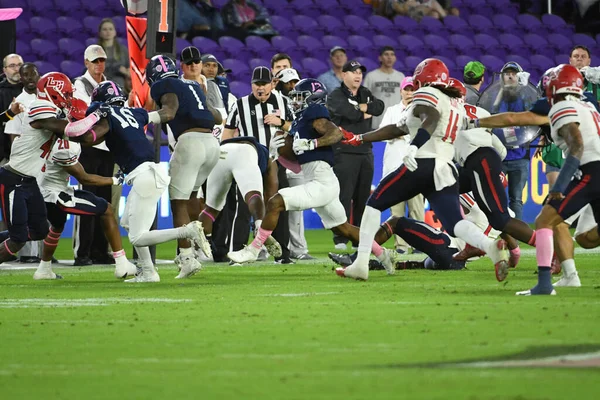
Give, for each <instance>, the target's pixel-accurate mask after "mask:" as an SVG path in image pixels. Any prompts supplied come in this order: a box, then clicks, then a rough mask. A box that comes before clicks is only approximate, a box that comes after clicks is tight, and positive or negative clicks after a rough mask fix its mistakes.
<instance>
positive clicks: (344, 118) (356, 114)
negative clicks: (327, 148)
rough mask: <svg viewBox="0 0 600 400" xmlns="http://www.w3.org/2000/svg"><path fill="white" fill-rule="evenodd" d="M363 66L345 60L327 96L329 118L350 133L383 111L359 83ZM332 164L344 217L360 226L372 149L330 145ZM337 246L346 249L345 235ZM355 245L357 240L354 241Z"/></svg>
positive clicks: (370, 174) (368, 188)
mask: <svg viewBox="0 0 600 400" xmlns="http://www.w3.org/2000/svg"><path fill="white" fill-rule="evenodd" d="M365 72H366V68H365V67H364V66H362V65H361V64H360V63H359V62H357V61H348V62H347V63H346V64H345V65H344V68H343V69H342V73H343V82H342V85H341V86H340V87H339V88H337V89H335V90H334V91H333V92H331V94H330V95H329V96H328V98H327V108H328V109H329V113H330V115H331V120H332V121H333V123H334V124H336V125H337V126H340V127H342V128H344V129H346V130H348V131H350V132H352V133H355V134H361V133H366V132H368V131H369V130H370V129H371V117H373V116H379V115H381V114H382V113H383V111H384V109H385V105H384V103H383V101H382V100H378V99H376V98H375V97H374V96H373V94H372V93H371V91H370V90H369V89H367V88H366V87H364V86H362V85H361V84H362V81H363V74H364V73H365ZM333 149H334V152H335V165H334V167H333V170H334V172H335V174H336V176H337V178H338V180H339V182H340V201H341V202H342V204H343V206H344V208H345V209H346V216H347V217H348V219H349V220H350V215H351V214H352V221H353V222H352V223H353V224H354V225H360V220H361V218H362V214H363V211H364V209H365V204H366V202H367V199H368V198H369V195H370V194H371V183H372V181H373V170H374V166H373V150H372V146H371V144H370V143H364V144H362V145H360V146H358V147H353V146H349V145H344V144H340V143H337V144H335V145H334V146H333ZM333 241H334V243H335V245H336V249H338V250H342V249H345V248H346V243H347V242H348V239H347V238H344V237H337V236H334V238H333ZM354 244H355V245H356V243H354Z"/></svg>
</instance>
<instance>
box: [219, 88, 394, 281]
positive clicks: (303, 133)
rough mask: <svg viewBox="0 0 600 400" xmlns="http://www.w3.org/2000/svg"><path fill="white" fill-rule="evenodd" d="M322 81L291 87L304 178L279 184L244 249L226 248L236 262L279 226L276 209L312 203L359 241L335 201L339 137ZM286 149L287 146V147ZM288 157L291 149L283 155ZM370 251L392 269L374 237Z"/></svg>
mask: <svg viewBox="0 0 600 400" xmlns="http://www.w3.org/2000/svg"><path fill="white" fill-rule="evenodd" d="M326 93H327V92H326V90H325V87H324V86H323V84H322V83H321V82H319V81H317V80H316V79H303V80H301V81H299V82H298V83H297V84H296V87H295V88H294V90H293V91H291V92H290V97H291V99H292V106H293V107H294V108H295V111H296V119H295V120H294V122H293V123H292V128H291V130H290V135H293V137H294V141H293V151H294V153H295V154H296V155H297V156H296V157H297V160H298V163H300V165H301V166H302V172H303V173H304V178H305V180H306V182H307V183H305V184H303V185H299V186H294V187H290V188H284V189H281V190H279V191H278V192H277V194H275V195H274V196H273V197H271V198H270V199H269V201H268V202H267V212H266V214H265V217H264V219H263V221H262V223H261V226H260V228H259V229H258V232H257V235H256V237H255V238H254V240H253V241H252V243H251V244H250V245H248V246H246V247H244V248H243V249H242V250H239V251H233V252H229V253H228V254H227V256H228V257H229V258H230V259H231V260H232V261H234V262H239V263H244V262H251V261H256V259H257V257H258V253H259V252H260V249H261V247H262V245H263V244H264V243H265V240H266V239H267V238H268V237H269V236H270V235H271V232H272V231H273V229H274V228H275V226H276V225H277V220H278V218H279V214H280V213H281V212H283V211H285V210H290V211H303V210H308V209H311V208H314V209H315V211H316V212H317V214H319V216H320V217H321V220H322V221H323V225H324V226H325V228H326V229H331V230H332V231H333V232H335V233H337V234H339V235H342V236H345V237H347V238H349V239H350V240H352V241H353V242H357V241H358V228H357V227H355V226H353V225H350V224H349V223H348V221H347V219H346V212H345V211H344V207H343V206H342V203H340V200H339V193H340V185H339V182H338V180H337V178H336V176H335V174H334V173H333V168H332V165H333V162H334V161H333V160H334V158H333V149H332V148H331V145H332V144H335V143H337V142H339V141H340V140H341V139H342V133H341V131H340V129H339V128H338V127H337V126H336V125H334V124H333V123H332V122H331V120H330V118H329V112H328V111H327V108H326V107H325V103H326V99H327V94H326ZM288 150H289V149H288ZM283 155H284V156H285V157H286V158H288V157H291V155H290V154H289V151H288V152H287V153H285V154H283ZM371 247H372V251H373V253H374V254H375V256H376V257H377V258H378V259H379V260H380V261H381V262H382V263H383V264H384V266H385V267H386V270H387V271H388V273H390V274H392V273H394V267H393V265H392V262H391V259H390V256H389V254H388V252H387V251H385V249H383V248H382V247H381V246H379V245H378V244H377V243H375V242H374V241H372V242H371Z"/></svg>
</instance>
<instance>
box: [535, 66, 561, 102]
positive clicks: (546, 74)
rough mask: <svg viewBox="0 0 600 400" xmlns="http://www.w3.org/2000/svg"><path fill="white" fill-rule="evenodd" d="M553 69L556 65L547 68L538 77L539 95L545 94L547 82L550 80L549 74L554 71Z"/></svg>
mask: <svg viewBox="0 0 600 400" xmlns="http://www.w3.org/2000/svg"><path fill="white" fill-rule="evenodd" d="M555 69H556V67H552V68H549V69H547V70H546V72H544V74H543V75H542V77H541V78H540V81H539V82H538V84H537V90H539V92H540V95H541V96H545V95H546V86H548V82H550V74H551V73H552V72H554V70H555Z"/></svg>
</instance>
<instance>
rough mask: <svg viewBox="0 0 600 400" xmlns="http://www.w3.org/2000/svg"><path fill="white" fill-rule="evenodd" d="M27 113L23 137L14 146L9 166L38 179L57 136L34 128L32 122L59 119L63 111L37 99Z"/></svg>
mask: <svg viewBox="0 0 600 400" xmlns="http://www.w3.org/2000/svg"><path fill="white" fill-rule="evenodd" d="M25 112H26V113H27V115H26V116H25V117H24V118H23V125H22V129H21V135H20V136H19V137H17V138H15V140H14V142H13V144H12V148H11V150H10V161H9V162H8V165H9V166H10V167H11V168H12V169H14V170H15V171H17V172H18V173H20V174H22V175H26V176H31V177H37V176H38V175H39V174H40V173H41V170H42V167H43V166H44V161H45V160H46V158H48V157H49V156H50V151H51V150H52V145H53V144H54V139H55V136H54V134H53V133H52V132H50V131H47V130H45V129H35V128H32V127H31V125H30V122H32V121H35V120H38V119H46V118H54V117H58V116H59V115H60V114H61V111H60V109H59V108H58V107H57V106H55V105H54V104H53V103H51V102H49V101H47V100H40V99H37V100H34V101H33V102H32V103H31V104H30V105H29V108H28V109H27V110H26V111H25Z"/></svg>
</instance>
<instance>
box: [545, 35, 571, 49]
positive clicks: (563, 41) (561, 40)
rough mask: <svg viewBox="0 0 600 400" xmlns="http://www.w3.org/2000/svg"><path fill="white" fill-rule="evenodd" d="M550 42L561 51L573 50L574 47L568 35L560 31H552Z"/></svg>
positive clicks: (549, 37) (549, 36)
mask: <svg viewBox="0 0 600 400" xmlns="http://www.w3.org/2000/svg"><path fill="white" fill-rule="evenodd" d="M548 42H549V43H550V45H551V46H554V48H555V49H556V50H557V51H560V52H567V51H571V48H572V47H573V41H572V40H571V39H570V38H569V37H568V36H564V35H561V34H559V33H551V34H550V35H548Z"/></svg>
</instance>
